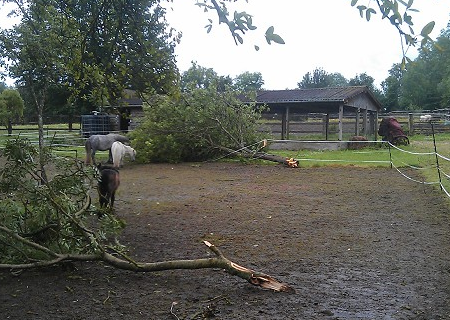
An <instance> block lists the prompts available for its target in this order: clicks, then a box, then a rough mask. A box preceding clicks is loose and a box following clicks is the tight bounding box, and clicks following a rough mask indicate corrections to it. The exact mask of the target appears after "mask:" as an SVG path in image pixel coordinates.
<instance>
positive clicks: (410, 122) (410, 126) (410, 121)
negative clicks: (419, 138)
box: [408, 113, 414, 136]
mask: <svg viewBox="0 0 450 320" xmlns="http://www.w3.org/2000/svg"><path fill="white" fill-rule="evenodd" d="M408 131H409V135H410V136H412V135H413V134H414V115H413V114H412V113H408Z"/></svg>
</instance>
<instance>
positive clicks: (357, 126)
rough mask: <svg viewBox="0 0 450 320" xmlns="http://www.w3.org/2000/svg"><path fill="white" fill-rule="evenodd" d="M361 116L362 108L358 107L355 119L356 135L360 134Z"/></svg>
mask: <svg viewBox="0 0 450 320" xmlns="http://www.w3.org/2000/svg"><path fill="white" fill-rule="evenodd" d="M360 116H361V109H360V108H358V109H356V121H355V136H359V121H360Z"/></svg>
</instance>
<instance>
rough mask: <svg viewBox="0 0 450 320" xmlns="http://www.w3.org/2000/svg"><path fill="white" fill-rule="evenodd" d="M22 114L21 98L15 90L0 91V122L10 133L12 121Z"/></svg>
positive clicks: (9, 133)
mask: <svg viewBox="0 0 450 320" xmlns="http://www.w3.org/2000/svg"><path fill="white" fill-rule="evenodd" d="M22 116H23V100H22V97H21V96H20V94H19V92H18V91H17V90H13V89H6V90H4V91H3V92H2V93H0V123H2V124H3V125H4V126H6V128H7V129H8V135H11V134H12V123H13V121H14V120H18V119H19V118H20V117H22Z"/></svg>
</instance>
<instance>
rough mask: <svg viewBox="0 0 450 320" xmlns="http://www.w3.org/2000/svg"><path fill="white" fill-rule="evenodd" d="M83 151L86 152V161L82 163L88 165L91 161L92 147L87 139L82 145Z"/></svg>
mask: <svg viewBox="0 0 450 320" xmlns="http://www.w3.org/2000/svg"><path fill="white" fill-rule="evenodd" d="M84 149H85V150H86V160H85V161H84V163H85V164H90V163H91V160H92V154H91V153H92V147H91V140H90V139H89V138H88V139H87V140H86V142H85V144H84Z"/></svg>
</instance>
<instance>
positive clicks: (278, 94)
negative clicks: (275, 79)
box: [256, 86, 376, 103]
mask: <svg viewBox="0 0 450 320" xmlns="http://www.w3.org/2000/svg"><path fill="white" fill-rule="evenodd" d="M364 92H366V93H368V94H369V95H370V96H371V97H372V98H373V99H374V100H376V99H375V98H374V97H373V95H372V93H371V92H370V90H369V89H368V88H367V87H366V86H352V87H328V88H313V89H295V90H268V91H266V90H262V91H258V93H257V97H256V101H257V102H258V103H283V102H344V103H345V102H346V101H348V100H349V99H351V98H353V97H355V96H357V95H359V94H361V93H364Z"/></svg>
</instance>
